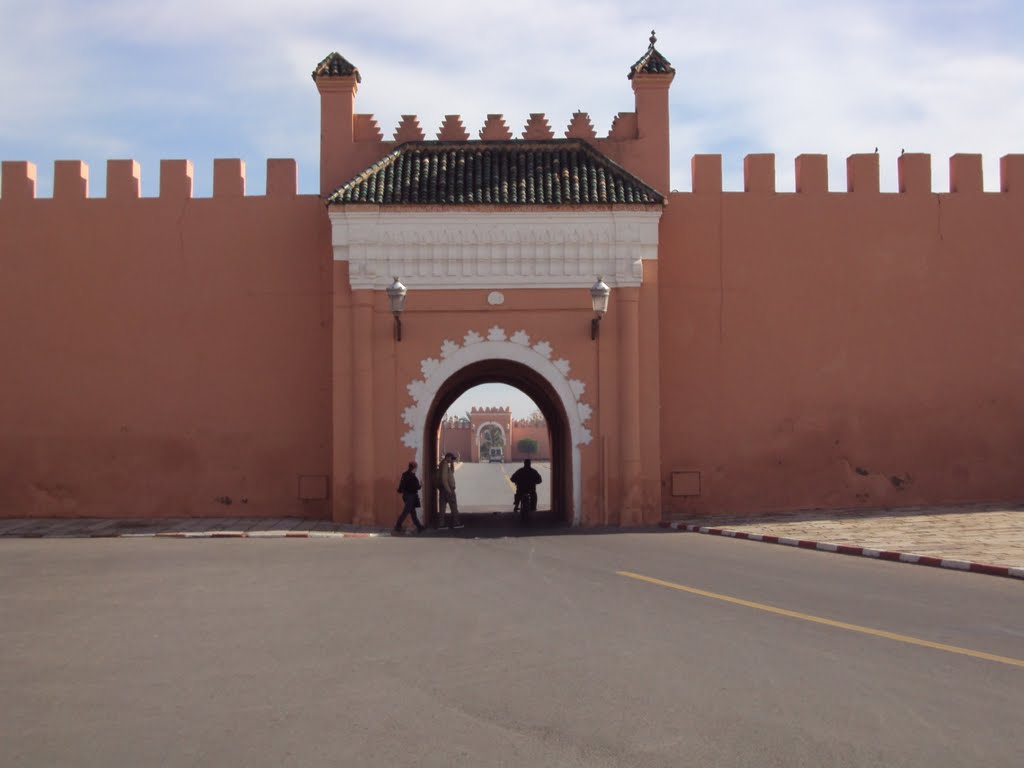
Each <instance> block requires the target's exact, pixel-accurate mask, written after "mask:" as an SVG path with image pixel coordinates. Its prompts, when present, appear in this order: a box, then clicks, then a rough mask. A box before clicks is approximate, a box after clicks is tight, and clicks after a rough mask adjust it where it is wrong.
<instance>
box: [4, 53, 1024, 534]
mask: <svg viewBox="0 0 1024 768" xmlns="http://www.w3.org/2000/svg"><path fill="white" fill-rule="evenodd" d="M655 43H656V40H655V38H654V36H653V35H652V36H651V39H650V45H649V46H648V47H647V49H646V51H644V52H643V55H642V56H641V57H640V58H639V60H638V61H636V62H635V64H633V66H632V67H627V66H623V74H624V75H625V76H626V77H627V78H628V82H629V84H630V86H631V88H632V91H633V109H632V111H629V112H622V113H620V114H619V115H618V116H617V117H616V118H615V120H614V122H613V124H612V126H611V129H610V131H609V133H608V134H607V135H605V136H598V135H597V134H596V132H595V130H594V128H593V125H592V123H591V120H590V118H589V116H588V115H587V114H586V113H583V112H576V113H574V114H573V115H572V116H571V117H570V118H569V119H568V122H567V125H566V127H565V129H564V130H560V131H556V130H555V129H554V128H553V127H552V125H551V122H550V121H549V119H548V117H547V116H545V115H542V114H533V115H530V116H529V118H528V119H527V120H526V123H525V126H524V127H523V128H522V130H521V131H513V129H512V128H511V127H510V125H509V123H508V122H507V121H506V120H505V118H504V117H503V116H502V115H499V114H492V115H489V116H488V117H487V119H486V121H485V123H484V124H483V126H482V127H481V128H479V130H478V131H477V133H476V135H475V136H473V137H471V136H470V132H469V130H468V129H467V128H466V126H465V125H464V123H463V121H462V119H461V118H460V116H458V115H448V116H447V117H446V118H445V119H444V122H443V124H442V125H441V126H440V127H439V129H438V130H437V131H436V133H434V134H433V135H432V136H430V137H428V135H427V132H426V131H424V129H423V127H422V126H421V125H420V123H419V120H418V119H417V118H416V117H415V116H411V115H406V116H404V117H403V118H402V120H401V123H400V124H399V125H398V126H397V127H396V128H395V130H394V133H393V135H392V137H391V138H390V139H388V140H385V138H384V135H383V133H382V131H381V130H380V127H379V126H378V124H377V122H376V121H375V120H374V118H373V116H372V115H366V114H360V113H358V112H357V111H356V108H355V105H356V97H357V92H358V89H359V87H360V84H361V82H362V76H361V74H360V72H359V70H358V69H357V68H356V67H355V66H354V65H353V64H352V63H351V62H349V61H347V60H346V59H345V58H344V57H343V56H341V55H340V54H338V53H332V54H331V55H329V56H328V57H327V58H325V59H324V60H323V61H321V62H320V64H318V65H317V66H316V68H315V70H314V71H313V80H314V82H315V84H316V88H317V90H318V92H319V96H320V105H321V147H320V194H319V195H300V194H297V183H296V173H297V171H296V167H295V163H294V162H293V161H290V160H279V159H274V160H269V161H268V162H267V187H266V190H265V193H264V194H249V193H247V191H246V188H245V164H244V163H243V162H242V161H241V160H237V159H224V160H220V159H218V160H216V161H214V164H213V195H212V197H211V198H206V199H197V198H194V197H193V196H192V178H193V172H194V169H193V167H192V164H191V163H190V162H189V161H187V160H166V161H162V162H161V163H160V169H159V173H160V194H159V196H158V197H156V198H149V199H143V198H141V197H140V194H139V189H140V184H139V178H140V173H141V172H142V171H141V169H140V167H139V165H138V163H136V162H134V161H133V160H111V161H109V162H108V166H107V176H106V178H107V183H106V196H105V198H93V197H90V195H89V183H88V182H89V174H88V168H87V167H86V166H85V164H84V163H81V162H79V161H58V162H57V163H56V165H55V171H54V194H53V198H52V199H38V198H37V197H36V193H35V166H34V165H33V164H32V163H30V162H26V161H4V163H3V175H2V186H0V269H2V270H3V274H4V280H3V281H0V306H2V307H4V312H5V315H4V317H5V321H4V327H3V330H2V331H0V333H2V334H3V337H2V341H3V346H2V347H0V356H2V359H3V362H4V364H5V376H4V377H2V379H0V424H3V425H4V426H5V429H4V430H3V432H0V515H9V516H24V515H42V516H46V515H55V516H133V517H139V516H142V517H145V516H165V517H169V516H223V515H238V516H244V517H254V516H255V517H263V516H285V515H290V516H301V517H307V518H310V517H312V518H323V519H334V520H338V521H346V522H355V523H359V524H365V525H381V526H383V525H390V524H391V522H393V520H394V516H395V514H396V512H397V510H398V502H399V499H398V497H397V495H396V493H395V486H396V483H397V479H398V475H399V473H400V472H401V471H402V469H404V467H405V464H406V462H408V461H410V460H413V459H415V460H417V461H418V462H419V464H420V467H421V475H422V477H423V478H424V480H426V481H427V483H428V485H429V482H430V473H429V472H427V471H424V470H425V469H426V468H428V467H430V466H432V465H434V464H435V463H436V461H437V454H438V449H439V445H438V434H439V427H440V424H441V420H442V418H443V417H444V414H445V413H446V411H447V410H448V408H449V407H450V406H451V404H452V403H453V402H454V401H455V400H456V399H457V398H458V397H459V396H460V395H461V394H462V393H463V392H465V391H466V390H467V389H469V388H471V387H474V386H476V385H478V384H482V383H487V382H498V383H504V384H508V385H511V386H513V387H517V388H519V389H520V390H522V391H523V392H524V393H525V394H526V395H528V396H529V397H530V398H532V400H533V401H534V402H535V403H536V404H537V406H538V408H539V409H540V411H541V413H542V414H543V417H544V421H545V422H546V424H547V427H548V430H549V434H550V441H551V445H550V447H551V463H552V482H551V499H552V506H553V509H554V511H555V513H556V514H557V515H558V516H560V518H561V519H562V520H564V521H565V523H566V524H568V525H583V526H596V525H622V526H637V525H642V524H652V523H657V522H659V521H661V520H663V519H664V518H666V517H669V516H672V515H687V516H694V515H706V514H716V513H725V512H728V513H738V512H742V513H747V514H749V513H756V512H759V511H776V510H795V509H807V508H820V507H830V508H847V507H863V506H910V505H917V504H938V503H954V502H966V501H985V500H1007V499H1019V498H1024V473H1021V472H1020V467H1021V466H1022V464H1024V432H1022V428H1021V426H1020V425H1021V424H1024V386H1022V385H1024V354H1022V348H1021V345H1020V333H1021V329H1022V328H1024V302H1021V301H1020V286H1021V285H1022V284H1024V261H1022V260H1021V259H1020V253H1021V252H1022V250H1024V215H1022V214H1024V156H1021V155H1007V156H1005V157H1003V158H1002V162H1001V178H1000V183H999V191H998V192H985V191H984V190H983V184H982V178H981V168H982V164H981V158H980V157H979V156H977V155H970V154H959V155H954V156H953V157H952V158H950V159H949V189H948V192H947V191H943V192H938V193H936V192H933V191H932V186H933V184H932V160H931V157H930V156H928V155H926V154H923V153H915V152H908V153H906V154H905V155H902V156H901V157H899V158H898V159H897V161H896V162H897V163H898V171H899V190H898V191H896V192H891V193H882V192H881V191H880V189H879V162H880V158H879V155H878V154H877V153H869V154H856V155H851V156H850V157H849V158H848V159H847V175H846V180H845V191H842V192H838V191H831V190H830V187H829V181H828V166H827V158H825V157H824V156H822V155H813V154H805V155H800V156H799V157H797V158H796V159H795V171H796V173H795V178H796V188H795V189H794V190H790V191H778V190H776V184H775V156H774V155H769V154H758V155H749V156H747V157H746V158H745V160H744V188H743V190H741V191H735V192H730V191H724V190H723V189H722V165H721V157H720V156H718V155H694V156H693V160H692V163H691V172H692V174H691V175H692V179H691V189H690V190H689V191H683V192H675V191H671V192H670V190H669V167H670V147H669V133H670V120H669V90H670V86H671V85H672V82H673V79H674V78H675V76H676V73H675V70H674V69H673V68H672V66H671V65H670V64H669V62H668V61H667V60H666V58H665V57H664V56H663V55H662V54H661V53H660V52H659V51H658V50H657V48H656V47H655ZM431 497H432V494H430V493H429V488H428V493H427V494H426V499H427V504H428V505H429V504H430V503H431V502H430V499H431Z"/></svg>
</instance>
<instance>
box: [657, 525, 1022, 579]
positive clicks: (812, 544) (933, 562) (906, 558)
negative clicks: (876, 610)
mask: <svg viewBox="0 0 1024 768" xmlns="http://www.w3.org/2000/svg"><path fill="white" fill-rule="evenodd" d="M661 526H662V527H663V528H671V529H673V530H677V531H687V532H688V533H705V534H708V535H711V536H726V537H728V538H730V539H747V540H748V541H763V542H766V543H768V544H783V545H785V546H787V547H798V548H800V549H815V550H818V551H820V552H836V553H837V554H840V555H856V556H858V557H873V558H875V559H878V560H891V561H893V562H898V563H910V564H912V565H930V566H932V567H933V568H952V569H953V570H956V571H970V572H971V573H985V574H988V575H990V576H1009V577H1010V578H1015V579H1024V568H1015V567H1012V566H1008V565H988V564H986V563H974V562H969V561H967V560H951V559H949V558H943V557H931V556H929V555H915V554H912V553H910V552H892V551H889V550H886V549H871V548H869V547H852V546H849V545H847V544H829V543H827V542H823V541H809V540H807V539H790V538H786V537H785V536H769V535H766V534H761V533H747V532H746V531H733V530H730V529H728V528H709V527H706V526H700V525H689V524H687V523H662V524H661Z"/></svg>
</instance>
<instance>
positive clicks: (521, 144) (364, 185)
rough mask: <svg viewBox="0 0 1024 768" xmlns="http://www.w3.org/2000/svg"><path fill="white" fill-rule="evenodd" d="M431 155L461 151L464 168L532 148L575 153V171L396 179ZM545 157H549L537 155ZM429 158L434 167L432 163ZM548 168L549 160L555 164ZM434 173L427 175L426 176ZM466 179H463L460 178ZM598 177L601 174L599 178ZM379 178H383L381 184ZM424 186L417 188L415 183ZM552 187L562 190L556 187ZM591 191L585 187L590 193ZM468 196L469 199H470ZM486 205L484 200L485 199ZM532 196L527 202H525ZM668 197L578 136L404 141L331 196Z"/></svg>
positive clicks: (432, 201)
mask: <svg viewBox="0 0 1024 768" xmlns="http://www.w3.org/2000/svg"><path fill="white" fill-rule="evenodd" d="M417 150H426V151H430V152H428V158H429V160H436V158H437V157H439V156H440V155H442V154H450V153H456V154H457V155H459V156H461V157H460V158H459V160H457V164H458V163H465V162H466V155H467V154H469V155H471V156H472V157H473V158H475V157H476V156H477V154H478V153H480V152H482V151H487V150H489V151H494V152H496V153H497V156H498V157H499V158H500V157H501V156H503V155H504V156H506V157H509V156H513V155H517V156H521V155H522V154H523V153H526V154H527V155H528V154H529V151H530V150H539V151H541V150H544V151H551V150H557V151H562V152H567V153H569V154H570V155H569V157H568V158H567V159H568V160H569V161H570V164H571V167H569V166H564V165H562V158H558V166H559V167H558V170H557V174H558V178H557V179H555V178H554V177H553V175H552V174H553V173H554V169H553V168H551V167H547V166H545V164H544V162H542V161H538V164H537V165H536V166H535V165H534V164H532V163H534V161H529V163H528V164H527V165H526V166H524V167H522V168H520V167H519V165H516V166H515V167H514V168H512V167H511V166H508V165H505V164H503V163H502V162H500V161H499V162H497V163H494V165H493V166H492V165H490V164H489V163H490V161H489V160H488V161H487V170H486V172H485V173H486V174H487V177H486V178H485V179H483V178H481V177H480V173H479V169H476V171H475V173H476V175H475V176H473V177H467V176H466V175H465V169H464V168H461V167H460V168H455V169H454V170H453V169H446V170H445V171H444V173H445V174H447V175H446V176H445V178H444V179H443V180H440V181H438V178H439V177H438V175H437V174H438V171H436V169H430V170H429V173H432V174H433V177H432V179H431V181H430V183H429V184H427V185H426V186H424V185H423V184H424V183H425V182H419V181H418V180H417V179H418V176H419V174H420V171H421V170H423V169H422V168H421V167H420V166H417V167H416V168H415V169H414V170H413V171H410V170H408V169H401V171H402V172H403V173H404V175H403V177H401V178H398V179H395V178H393V176H394V175H395V174H393V173H392V171H394V170H395V167H396V166H397V165H398V164H399V161H400V160H402V159H404V158H407V157H409V158H411V159H412V161H413V163H419V162H421V159H420V158H418V157H415V156H414V153H415V151H417ZM538 154H539V156H542V157H543V156H544V155H545V154H546V153H538ZM584 158H585V160H584V162H585V163H586V164H587V173H588V174H589V175H587V176H582V175H581V169H580V163H579V162H578V161H580V160H582V159H584ZM429 160H428V162H429ZM549 162H550V159H549ZM508 170H512V171H513V172H514V174H515V177H514V179H513V178H510V177H502V176H501V175H500V174H501V173H502V172H507V171H508ZM424 172H428V171H424ZM452 173H455V174H456V176H454V177H453V182H454V184H455V186H449V185H447V178H449V176H451V174H452ZM460 174H461V175H460ZM595 174H596V175H595ZM378 179H380V180H378ZM512 181H514V182H515V183H516V184H522V183H525V184H527V186H528V187H529V188H528V189H527V190H526V193H525V194H523V193H522V190H521V189H518V188H517V189H514V190H512V191H511V193H510V190H509V189H510V187H509V185H510V184H511V183H512ZM418 183H419V184H420V185H419V186H417V184H418ZM552 187H559V188H557V189H553V188H552ZM584 187H586V188H584ZM467 197H468V198H469V199H468V200H467V199H465V198H467ZM481 197H482V198H483V199H479V198H481ZM524 197H525V198H526V199H525V200H524V199H523V198H524ZM665 202H666V199H665V196H663V195H662V194H660V193H658V191H657V190H656V189H654V188H653V187H652V186H650V185H649V184H647V183H646V182H644V181H643V180H642V179H640V178H638V177H637V176H635V175H634V174H633V173H631V172H630V171H629V170H627V169H626V168H624V167H623V166H621V165H620V164H618V163H616V162H615V161H613V160H612V159H611V158H609V157H607V156H606V155H604V154H603V153H601V152H600V151H598V150H597V148H596V147H594V146H593V145H592V144H590V143H589V142H588V141H586V140H583V139H578V138H552V139H519V140H512V141H509V140H486V139H483V140H469V141H444V140H422V141H406V142H403V143H401V144H399V145H397V146H395V147H394V148H393V150H392V151H391V152H390V153H388V154H387V155H386V156H384V157H383V158H381V159H380V160H378V161H377V162H376V163H374V164H373V165H372V166H370V167H369V168H367V169H366V170H365V171H362V172H361V173H359V174H358V175H356V176H354V177H353V178H352V179H350V180H349V181H347V182H346V183H344V184H342V185H341V186H339V187H338V188H337V189H335V191H334V193H332V194H331V195H330V196H328V198H327V203H328V205H331V204H336V203H370V204H378V205H402V204H420V205H474V204H476V205H488V204H489V205H494V204H499V205H502V204H504V205H527V204H536V205H551V204H563V203H564V204H574V205H607V204H618V203H622V204H641V205H658V204H663V205H664V204H665Z"/></svg>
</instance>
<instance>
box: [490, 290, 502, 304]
mask: <svg viewBox="0 0 1024 768" xmlns="http://www.w3.org/2000/svg"><path fill="white" fill-rule="evenodd" d="M487 303H488V304H490V305H491V306H492V307H497V306H499V305H500V304H504V303H505V294H503V293H502V292H501V291H491V292H490V293H489V294H487Z"/></svg>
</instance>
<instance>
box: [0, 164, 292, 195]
mask: <svg viewBox="0 0 1024 768" xmlns="http://www.w3.org/2000/svg"><path fill="white" fill-rule="evenodd" d="M106 171H107V173H106V190H105V191H106V195H105V197H106V199H110V200H132V199H139V198H141V178H142V175H141V167H140V165H139V163H138V162H136V161H135V160H108V161H107V167H106ZM194 177H195V168H194V166H193V163H192V161H191V160H161V161H160V187H159V197H160V198H168V199H181V198H191V197H193V188H194V183H193V182H194ZM37 178H38V173H37V169H36V165H35V163H31V162H27V161H8V160H5V161H3V164H2V172H0V202H2V201H8V202H10V201H17V200H35V199H37V197H36V186H37V184H36V183H37ZM297 194H298V170H297V165H296V162H295V160H292V159H279V158H273V159H269V160H267V173H266V189H265V195H266V196H267V197H274V198H287V197H295V196H296V195H297ZM212 196H213V197H214V198H220V199H225V198H240V197H246V196H254V195H251V194H249V193H247V191H246V187H245V161H244V160H239V159H237V158H225V159H220V158H218V159H216V160H214V161H213V195H212ZM87 198H90V190H89V166H88V164H86V163H84V162H82V161H81V160H57V161H56V162H55V163H54V164H53V199H54V200H67V201H70V200H84V199H87Z"/></svg>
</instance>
